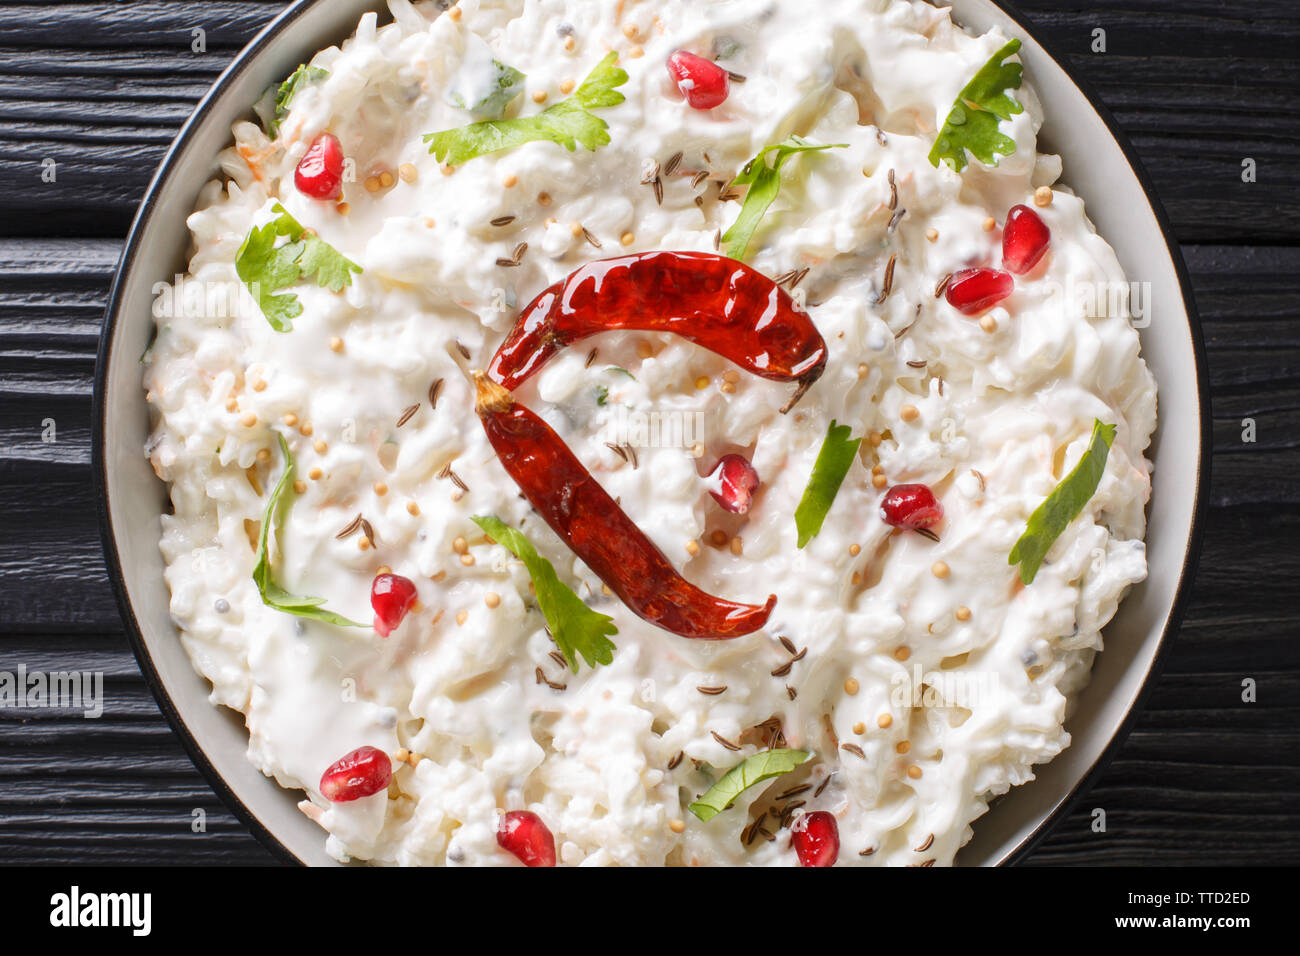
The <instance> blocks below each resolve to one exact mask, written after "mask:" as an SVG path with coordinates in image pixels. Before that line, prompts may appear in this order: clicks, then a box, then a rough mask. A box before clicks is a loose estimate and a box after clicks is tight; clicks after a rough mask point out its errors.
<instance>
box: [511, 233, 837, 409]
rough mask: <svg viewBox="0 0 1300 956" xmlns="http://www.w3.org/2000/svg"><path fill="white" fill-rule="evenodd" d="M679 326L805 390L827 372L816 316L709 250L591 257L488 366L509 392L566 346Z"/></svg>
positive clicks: (538, 305) (541, 299) (684, 333)
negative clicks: (602, 335)
mask: <svg viewBox="0 0 1300 956" xmlns="http://www.w3.org/2000/svg"><path fill="white" fill-rule="evenodd" d="M616 329H618V330H624V331H636V332H673V333H675V334H677V335H680V336H681V337H682V338H684V339H687V340H688V341H691V342H694V343H695V344H696V345H700V346H703V347H704V348H706V349H709V350H710V351H712V352H716V353H717V354H719V355H721V356H723V357H724V358H727V359H730V360H731V361H732V362H735V363H736V364H737V365H739V366H740V367H741V368H743V369H745V370H746V371H748V372H753V373H754V374H755V375H758V376H760V377H762V378H766V379H772V380H774V381H778V382H798V383H799V389H798V391H797V392H796V393H795V395H794V397H793V398H792V399H790V402H789V403H788V404H787V405H786V406H785V408H783V409H781V411H782V412H788V411H789V410H790V409H791V408H793V407H794V405H795V403H796V402H798V401H799V399H800V398H802V397H803V394H804V393H805V392H806V391H808V389H809V388H810V387H811V386H812V384H813V383H814V382H815V381H817V379H818V378H820V377H821V374H822V372H823V371H825V369H826V343H825V341H823V339H822V337H821V335H820V334H819V333H818V331H817V327H816V326H814V325H813V323H812V320H811V319H810V318H809V317H808V315H807V313H805V312H802V311H800V310H799V309H798V308H796V307H795V304H794V300H793V299H792V298H791V297H790V295H789V294H788V293H787V292H786V291H785V290H784V289H782V288H781V287H780V286H778V285H777V284H776V283H775V282H773V281H772V280H771V279H769V278H768V277H767V276H765V275H763V274H762V273H761V272H756V271H755V270H753V269H751V268H750V267H749V266H747V265H745V264H744V263H741V262H737V261H736V260H734V259H728V258H726V257H725V256H719V255H714V254H713V253H705V252H647V253H642V254H640V255H634V256H622V257H620V258H617V259H604V260H601V261H598V262H589V263H587V264H586V265H585V266H583V267H582V268H581V269H578V270H577V271H576V272H574V273H573V274H571V275H570V276H569V277H568V278H566V279H562V280H561V281H559V282H557V283H556V284H555V285H553V286H551V287H550V288H549V289H547V290H546V291H544V292H542V293H541V295H539V296H537V298H536V299H534V300H533V301H532V303H531V304H529V306H528V307H527V308H526V309H524V310H523V312H521V313H520V315H519V319H518V321H517V322H516V323H515V327H514V328H513V329H512V330H511V332H510V335H509V336H508V337H507V338H506V340H505V342H504V343H502V345H501V347H500V348H499V349H497V353H496V355H495V356H493V358H492V364H491V365H489V366H488V374H489V375H490V376H491V377H492V379H493V380H494V381H496V382H498V383H500V384H501V385H503V386H505V388H507V389H508V390H510V391H513V390H514V389H516V388H518V387H519V385H520V384H521V383H522V382H524V381H526V380H527V379H528V378H529V377H530V376H532V375H534V374H535V373H536V372H537V371H538V370H539V369H540V368H541V367H542V366H543V365H544V364H546V362H547V361H548V360H549V359H550V358H551V356H553V355H555V354H556V353H557V352H559V351H560V350H561V349H562V348H564V347H565V346H568V345H572V344H573V343H574V342H577V341H580V340H581V339H584V338H586V337H587V336H589V335H595V334H596V333H598V332H609V331H613V330H616Z"/></svg>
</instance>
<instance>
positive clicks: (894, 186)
mask: <svg viewBox="0 0 1300 956" xmlns="http://www.w3.org/2000/svg"><path fill="white" fill-rule="evenodd" d="M889 208H890V209H891V210H892V209H897V208H898V183H896V182H894V171H893V170H892V169H891V170H890V171H889Z"/></svg>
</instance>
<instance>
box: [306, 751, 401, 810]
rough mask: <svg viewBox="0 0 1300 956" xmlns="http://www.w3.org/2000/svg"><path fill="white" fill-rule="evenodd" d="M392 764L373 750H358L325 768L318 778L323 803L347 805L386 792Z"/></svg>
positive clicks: (382, 753)
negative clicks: (327, 801) (351, 801)
mask: <svg viewBox="0 0 1300 956" xmlns="http://www.w3.org/2000/svg"><path fill="white" fill-rule="evenodd" d="M392 776H393V762H392V761H391V760H389V759H388V754H386V753H384V752H383V751H382V750H379V749H378V748H376V747H358V748H357V749H356V750H354V751H352V753H350V754H348V755H346V756H344V757H340V758H339V759H338V760H336V761H334V762H333V763H332V764H330V765H329V769H327V770H326V771H325V772H324V773H323V774H321V777H320V792H321V793H322V794H323V795H324V796H325V799H326V800H330V801H332V802H334V803H347V802H348V801H349V800H360V799H361V798H362V797H368V796H370V795H371V794H374V793H379V791H381V790H387V789H388V781H389V780H390V779H392Z"/></svg>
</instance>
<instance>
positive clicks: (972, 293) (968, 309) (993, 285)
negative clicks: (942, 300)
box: [944, 269, 1016, 315]
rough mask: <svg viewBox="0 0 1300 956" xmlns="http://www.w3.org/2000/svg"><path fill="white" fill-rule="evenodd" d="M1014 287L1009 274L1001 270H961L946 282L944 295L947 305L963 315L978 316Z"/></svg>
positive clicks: (1008, 293) (999, 300)
mask: <svg viewBox="0 0 1300 956" xmlns="http://www.w3.org/2000/svg"><path fill="white" fill-rule="evenodd" d="M1015 287H1016V280H1015V279H1013V278H1012V277H1011V273H1009V272H1003V271H1002V270H1001V269H963V270H961V272H954V273H953V274H952V278H951V279H949V280H948V291H947V292H946V293H944V295H945V296H946V297H947V299H948V304H949V305H950V306H952V307H953V308H954V309H956V310H957V311H959V312H961V313H962V314H963V315H979V314H980V313H981V312H983V311H984V310H985V309H988V308H992V307H993V306H995V305H997V304H998V303H999V302H1001V301H1002V300H1003V299H1005V298H1006V297H1007V296H1009V295H1010V294H1011V292H1012V290H1013V289H1015Z"/></svg>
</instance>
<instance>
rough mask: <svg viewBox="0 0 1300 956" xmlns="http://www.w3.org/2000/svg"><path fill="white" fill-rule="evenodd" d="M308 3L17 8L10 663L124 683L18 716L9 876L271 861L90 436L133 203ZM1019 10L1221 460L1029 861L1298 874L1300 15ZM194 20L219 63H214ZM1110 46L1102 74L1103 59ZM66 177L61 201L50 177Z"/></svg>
mask: <svg viewBox="0 0 1300 956" xmlns="http://www.w3.org/2000/svg"><path fill="white" fill-rule="evenodd" d="M281 8H282V4H281V3H278V2H253V0H221V2H209V0H190V2H185V3H181V2H161V0H150V2H120V3H107V2H104V3H17V4H13V3H6V4H3V5H0V210H2V211H3V219H2V220H0V522H3V525H2V526H3V527H5V528H7V529H9V533H8V534H6V535H4V536H0V669H12V668H13V667H16V666H17V665H18V664H19V663H22V664H25V665H26V666H27V667H28V668H29V669H31V670H45V671H50V670H68V669H80V670H96V671H102V672H103V673H104V675H105V694H106V698H107V703H106V710H105V713H104V715H103V716H102V717H101V718H99V719H98V720H86V719H84V718H83V717H82V716H80V715H79V714H76V713H72V712H68V711H59V710H12V709H0V862H11V863H84V862H96V863H112V862H117V863H180V864H197V865H211V864H236V863H252V864H264V863H270V862H273V860H272V857H271V856H270V855H269V854H268V853H267V852H266V851H265V850H264V849H263V848H262V847H261V846H260V845H259V844H258V843H257V842H256V841H255V840H254V839H253V838H252V837H251V836H250V835H249V834H248V833H247V831H246V830H245V829H244V828H243V827H242V826H241V825H240V824H239V823H238V821H236V820H235V818H234V817H233V816H232V815H231V814H230V813H229V811H227V810H226V809H225V808H224V807H223V806H222V805H221V804H220V802H219V801H218V800H217V799H216V798H215V796H214V795H213V793H212V791H211V789H210V788H209V787H208V786H207V784H206V783H205V782H204V780H203V778H202V777H201V776H200V775H199V774H198V772H197V771H196V770H195V769H194V767H193V765H192V764H191V763H190V761H189V759H188V758H187V757H186V755H185V753H184V751H183V750H182V749H181V747H180V744H179V743H178V741H177V740H176V738H175V736H174V735H173V734H172V732H171V730H170V729H169V728H168V726H167V724H166V722H165V721H164V720H163V718H162V717H161V715H160V714H159V712H158V710H157V707H156V706H155V704H154V702H153V699H152V697H151V695H150V693H149V691H148V688H147V686H146V685H145V683H144V680H143V678H142V677H141V676H140V673H139V669H138V667H137V666H136V663H135V661H134V658H133V657H132V656H131V653H130V650H129V648H128V645H127V643H126V640H125V638H124V636H123V632H122V625H121V623H120V620H119V618H118V614H117V609H116V605H115V603H114V601H113V597H112V593H111V590H110V588H109V585H108V582H107V579H106V575H105V569H104V562H103V556H102V553H101V552H100V547H99V539H98V531H97V528H96V524H95V520H96V519H95V499H94V493H93V488H92V486H91V479H90V471H89V463H90V446H89V442H90V422H89V418H90V394H91V388H92V379H93V374H94V350H95V345H96V339H97V336H98V332H99V328H100V324H101V321H102V316H103V308H104V304H105V299H106V296H107V291H108V286H109V283H110V281H111V278H112V272H113V269H114V266H115V263H116V261H117V256H118V253H119V251H120V248H121V240H122V237H123V236H124V234H125V231H126V228H127V226H128V225H129V221H130V218H131V216H132V214H133V212H134V208H135V204H136V203H137V202H138V201H139V198H140V196H141V194H142V193H143V190H144V187H145V185H146V183H147V181H148V178H149V177H150V176H151V175H152V172H153V169H154V167H155V165H156V163H157V162H158V160H159V159H160V158H161V155H162V153H163V151H164V150H165V149H166V146H167V144H168V143H169V142H170V140H171V137H172V136H173V135H174V133H175V131H176V129H177V128H178V127H179V125H180V123H181V122H182V121H183V120H184V119H185V117H186V116H187V115H188V114H189V112H190V110H191V109H192V107H193V104H194V103H195V102H196V101H197V100H198V98H199V97H200V96H201V95H202V94H203V92H204V91H205V89H206V87H207V85H208V84H209V83H210V82H211V81H212V80H213V79H214V78H215V76H216V74H217V73H218V72H219V70H220V69H221V68H222V66H223V65H224V64H225V63H226V62H227V61H228V60H229V59H230V57H231V56H233V55H234V53H235V52H236V51H237V50H238V49H239V48H240V47H241V46H242V45H243V44H244V43H246V42H247V40H248V39H250V38H251V37H252V35H253V34H254V33H256V31H257V30H258V29H260V27H261V26H262V25H264V24H265V23H266V22H267V21H268V20H269V19H270V18H271V17H273V16H274V15H275V14H276V13H277V12H278V11H279V10H280V9H281ZM1021 8H1022V9H1023V10H1024V11H1025V12H1026V13H1027V14H1028V15H1029V17H1030V18H1031V20H1032V21H1033V22H1034V23H1035V24H1037V25H1038V26H1040V27H1042V28H1043V32H1044V33H1045V34H1046V36H1047V38H1048V39H1049V41H1050V42H1053V43H1054V44H1055V45H1056V47H1057V49H1059V50H1061V51H1064V53H1065V54H1066V59H1067V62H1068V63H1069V64H1070V65H1071V66H1073V67H1074V68H1075V69H1076V70H1077V72H1079V73H1080V74H1082V75H1083V76H1084V78H1085V79H1086V80H1087V81H1089V82H1090V83H1091V85H1092V86H1093V87H1094V88H1095V89H1096V90H1098V92H1100V94H1101V96H1102V98H1103V99H1104V100H1105V101H1106V102H1107V103H1108V105H1109V106H1110V108H1111V109H1112V111H1113V112H1114V113H1115V114H1116V116H1117V118H1118V120H1119V121H1120V123H1121V125H1122V126H1123V127H1124V128H1125V129H1126V130H1127V131H1128V132H1129V133H1130V135H1132V137H1133V139H1134V141H1135V144H1136V145H1137V148H1138V151H1139V153H1140V154H1141V156H1142V159H1143V161H1144V163H1145V164H1146V166H1147V168H1148V170H1149V171H1150V172H1151V174H1152V177H1153V179H1154V181H1155V183H1156V186H1157V189H1158V192H1159V193H1160V195H1161V197H1162V199H1163V200H1164V201H1165V203H1166V204H1167V206H1168V208H1169V210H1170V213H1171V216H1172V218H1173V220H1174V227H1175V233H1176V235H1177V237H1178V238H1179V239H1180V240H1181V241H1182V242H1183V243H1184V247H1183V251H1184V255H1185V257H1186V259H1187V263H1188V267H1189V269H1190V271H1191V273H1192V277H1193V285H1194V289H1195V294H1196V297H1197V300H1198V304H1199V307H1200V309H1201V312H1202V318H1203V328H1204V333H1205V337H1206V342H1207V346H1208V349H1209V359H1210V383H1211V387H1212V392H1213V399H1214V446H1215V447H1214V451H1215V463H1214V476H1213V484H1212V488H1211V509H1210V513H1209V516H1208V524H1207V529H1206V540H1205V549H1204V554H1203V557H1202V561H1201V569H1200V573H1199V574H1198V576H1197V578H1196V583H1195V588H1194V592H1193V598H1192V602H1191V605H1190V607H1189V609H1188V614H1187V618H1186V621H1185V624H1184V626H1183V628H1182V630H1181V633H1180V634H1179V635H1178V638H1177V640H1176V641H1175V642H1174V644H1173V647H1172V649H1171V651H1170V654H1169V656H1168V658H1167V662H1166V666H1165V670H1164V673H1163V675H1162V677H1161V678H1160V679H1159V681H1158V683H1157V684H1156V686H1155V688H1154V690H1153V693H1152V696H1151V698H1150V702H1149V705H1148V707H1147V708H1146V709H1145V711H1144V712H1143V714H1142V715H1141V717H1140V719H1139V721H1138V723H1137V725H1136V729H1135V730H1134V732H1133V734H1132V736H1131V737H1130V738H1129V739H1128V741H1127V742H1126V744H1125V745H1124V747H1123V748H1122V750H1121V752H1120V754H1119V756H1118V758H1117V759H1116V761H1115V762H1114V764H1113V765H1112V766H1111V767H1110V768H1109V769H1108V770H1107V772H1106V773H1105V774H1104V775H1103V777H1102V778H1101V780H1100V782H1099V783H1098V785H1097V786H1096V787H1095V788H1094V790H1093V791H1092V793H1091V794H1090V795H1089V796H1088V798H1087V799H1086V800H1085V801H1084V802H1083V803H1081V804H1080V806H1079V807H1078V808H1076V810H1075V812H1074V813H1072V814H1071V815H1070V816H1069V817H1068V818H1067V819H1065V820H1064V821H1062V823H1061V825H1060V826H1059V827H1058V828H1057V829H1056V830H1055V831H1054V832H1053V834H1052V835H1051V836H1050V837H1049V838H1048V839H1047V840H1045V841H1044V842H1043V844H1042V845H1041V846H1040V847H1039V849H1038V850H1037V851H1036V852H1035V853H1034V854H1033V855H1032V857H1031V858H1030V860H1029V862H1030V863H1031V864H1082V865H1098V864H1112V863H1140V864H1151V863H1166V864H1193V863H1194V864H1201V865H1206V864H1209V865H1232V864H1243V863H1252V864H1261V863H1278V864H1281V863H1290V864H1295V863H1297V862H1300V805H1298V801H1297V794H1298V793H1300V730H1297V728H1298V727H1300V642H1298V641H1297V640H1296V613H1295V596H1294V594H1295V584H1294V582H1295V581H1296V580H1297V576H1298V575H1300V549H1297V548H1296V546H1295V541H1296V540H1297V535H1298V534H1300V481H1297V480H1296V477H1295V476H1296V473H1297V465H1298V464H1300V455H1298V454H1297V446H1298V445H1300V299H1298V297H1297V296H1296V294H1295V286H1296V277H1297V276H1300V227H1297V222H1298V221H1300V215H1298V214H1300V191H1298V190H1297V186H1300V162H1298V160H1300V113H1298V112H1297V111H1295V110H1294V109H1293V107H1292V102H1291V101H1292V99H1293V97H1294V95H1295V91H1296V90H1297V89H1300V64H1298V63H1297V59H1296V56H1295V52H1294V51H1295V50H1296V48H1297V41H1300V7H1297V6H1296V5H1295V4H1294V3H1292V2H1290V0H1265V2H1257V3H1254V4H1251V5H1250V6H1249V8H1241V9H1240V10H1238V11H1236V12H1232V11H1228V12H1225V10H1224V8H1223V7H1222V5H1221V4H1220V3H1219V2H1218V0H1178V2H1174V0H1122V2H1118V0H1117V2H1100V3H1088V4H1083V3H1081V2H1080V3H1068V2H1046V0H1035V2H1030V3H1023V4H1021ZM196 26H198V27H202V28H203V29H204V30H205V32H206V42H207V51H206V52H205V53H193V52H191V51H190V40H191V33H190V31H191V29H192V28H194V27H196ZM1096 27H1101V28H1103V29H1105V30H1106V31H1107V43H1108V52H1107V53H1106V54H1104V55H1097V54H1093V53H1091V52H1090V50H1089V46H1090V43H1091V41H1092V30H1093V29H1094V28H1096ZM45 156H51V157H53V158H55V159H56V160H57V161H58V162H59V164H60V165H59V167H58V170H59V173H58V177H59V178H58V182H57V183H56V184H48V185H46V184H42V183H41V182H40V178H39V173H40V160H41V159H42V158H43V157H45ZM1245 156H1250V157H1253V158H1255V159H1256V160H1257V162H1258V165H1259V182H1257V183H1255V184H1253V185H1246V184H1243V183H1241V181H1240V164H1241V160H1242V158H1243V157H1245ZM1247 418H1251V419H1254V420H1255V423H1256V433H1257V434H1256V439H1257V440H1256V441H1255V442H1254V443H1251V444H1247V443H1244V442H1243V441H1242V428H1243V425H1242V421H1243V419H1247ZM47 419H53V421H54V424H55V435H56V440H54V441H52V442H49V441H43V440H42V432H43V430H44V429H45V428H46V426H45V424H44V423H45V422H46V420H47ZM1245 678H1253V679H1254V680H1255V681H1256V682H1257V684H1258V688H1259V690H1258V694H1259V699H1258V702H1256V703H1254V704H1245V703H1242V701H1241V682H1242V680H1243V679H1245ZM1094 807H1102V808H1104V809H1105V810H1106V812H1107V824H1108V825H1107V830H1106V832H1105V833H1093V832H1092V830H1091V823H1092V816H1091V812H1092V809H1093V808H1094ZM196 810H200V811H202V812H203V814H204V815H205V822H206V831H205V832H197V833H196V832H194V831H193V829H192V822H193V820H194V812H195V811H196Z"/></svg>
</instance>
